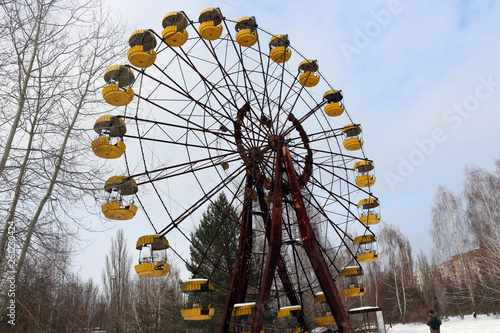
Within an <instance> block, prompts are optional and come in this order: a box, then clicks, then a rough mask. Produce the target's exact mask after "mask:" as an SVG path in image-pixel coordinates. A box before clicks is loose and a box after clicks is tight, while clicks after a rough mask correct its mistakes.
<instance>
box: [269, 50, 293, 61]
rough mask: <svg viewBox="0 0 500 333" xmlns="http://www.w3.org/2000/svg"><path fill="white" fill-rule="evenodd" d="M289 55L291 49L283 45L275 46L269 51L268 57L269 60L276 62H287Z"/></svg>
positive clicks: (290, 54)
mask: <svg viewBox="0 0 500 333" xmlns="http://www.w3.org/2000/svg"><path fill="white" fill-rule="evenodd" d="M291 56H292V51H290V50H287V49H286V48H285V47H284V46H277V47H275V48H274V49H272V50H271V52H270V53H269V57H271V60H272V61H274V62H276V63H278V64H282V63H284V62H287V61H288V60H289V59H290V57H291Z"/></svg>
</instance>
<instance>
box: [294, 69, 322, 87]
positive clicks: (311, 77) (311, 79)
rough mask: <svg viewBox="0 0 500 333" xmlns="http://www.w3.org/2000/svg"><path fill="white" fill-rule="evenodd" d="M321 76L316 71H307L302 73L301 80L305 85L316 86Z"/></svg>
mask: <svg viewBox="0 0 500 333" xmlns="http://www.w3.org/2000/svg"><path fill="white" fill-rule="evenodd" d="M319 79H320V76H319V75H316V74H315V73H314V72H305V73H303V74H301V75H300V77H299V81H300V84H302V85H303V86H304V87H308V88H310V87H314V86H315V85H317V84H318V83H319Z"/></svg>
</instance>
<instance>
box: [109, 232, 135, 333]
mask: <svg viewBox="0 0 500 333" xmlns="http://www.w3.org/2000/svg"><path fill="white" fill-rule="evenodd" d="M131 268H132V258H131V256H130V255H129V250H128V247H127V241H126V239H125V236H124V234H123V230H122V229H119V230H118V231H117V233H116V237H114V238H113V239H112V241H111V248H110V250H109V254H107V255H106V261H105V268H104V270H103V272H102V282H103V285H104V295H105V300H106V303H107V307H108V313H109V315H108V317H109V319H110V320H111V323H110V324H111V325H112V326H114V327H115V328H116V329H117V330H121V329H123V328H125V327H127V326H128V325H129V324H130V323H129V321H128V320H129V316H128V315H129V311H130V304H131V299H130V295H131V287H132V279H131V276H130V270H131Z"/></svg>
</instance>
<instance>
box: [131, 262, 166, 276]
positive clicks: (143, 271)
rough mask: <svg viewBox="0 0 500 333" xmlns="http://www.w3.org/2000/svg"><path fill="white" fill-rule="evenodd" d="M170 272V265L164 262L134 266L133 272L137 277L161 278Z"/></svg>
mask: <svg viewBox="0 0 500 333" xmlns="http://www.w3.org/2000/svg"><path fill="white" fill-rule="evenodd" d="M169 271H170V265H169V264H167V263H164V262H161V261H160V262H157V263H156V264H155V263H153V262H148V263H144V264H139V265H136V266H135V272H136V273H137V275H139V277H161V276H166V275H167V274H168V272H169Z"/></svg>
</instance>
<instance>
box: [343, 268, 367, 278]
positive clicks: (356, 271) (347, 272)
mask: <svg viewBox="0 0 500 333" xmlns="http://www.w3.org/2000/svg"><path fill="white" fill-rule="evenodd" d="M363 274H364V272H363V269H362V268H361V267H359V266H349V267H345V268H344V269H342V270H341V271H340V273H339V276H342V277H349V276H361V275H363Z"/></svg>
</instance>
